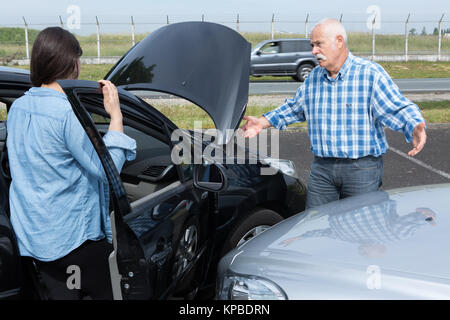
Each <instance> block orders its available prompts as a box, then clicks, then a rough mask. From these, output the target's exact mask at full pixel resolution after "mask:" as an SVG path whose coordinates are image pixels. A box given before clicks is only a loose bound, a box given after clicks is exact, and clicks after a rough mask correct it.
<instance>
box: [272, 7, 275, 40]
mask: <svg viewBox="0 0 450 320" xmlns="http://www.w3.org/2000/svg"><path fill="white" fill-rule="evenodd" d="M274 24H275V13H272V40H273V33H274V29H273V28H274Z"/></svg>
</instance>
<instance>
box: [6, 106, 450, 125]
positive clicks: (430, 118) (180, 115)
mask: <svg viewBox="0 0 450 320" xmlns="http://www.w3.org/2000/svg"><path fill="white" fill-rule="evenodd" d="M150 103H151V104H152V105H153V106H154V107H155V108H156V109H158V110H159V111H160V112H161V113H163V114H164V115H166V116H167V117H168V118H169V119H171V120H172V121H173V122H174V123H175V124H176V125H177V126H178V127H180V128H185V129H193V128H194V122H195V121H200V122H201V127H202V128H204V129H209V128H214V124H213V122H212V120H211V118H210V117H209V116H208V114H207V113H206V112H204V111H203V110H202V109H200V108H199V107H197V106H195V105H193V104H192V103H189V102H186V103H185V104H184V103H183V104H179V105H172V104H170V105H169V104H164V103H161V104H159V105H158V104H156V103H153V101H152V102H150ZM415 103H416V104H417V105H418V106H419V107H420V110H421V111H422V115H423V116H424V118H425V120H426V121H427V123H450V100H443V101H422V102H415ZM276 107H278V105H274V104H273V105H266V106H260V105H258V106H254V105H249V106H247V110H246V113H245V114H246V115H249V116H255V117H259V116H261V115H262V114H264V113H266V112H268V111H270V110H273V109H275V108H276ZM5 119H6V109H5V108H4V107H2V108H0V120H5ZM244 123H245V121H242V122H241V124H240V126H242V125H243V124H244ZM305 126H306V123H294V124H292V125H290V127H305Z"/></svg>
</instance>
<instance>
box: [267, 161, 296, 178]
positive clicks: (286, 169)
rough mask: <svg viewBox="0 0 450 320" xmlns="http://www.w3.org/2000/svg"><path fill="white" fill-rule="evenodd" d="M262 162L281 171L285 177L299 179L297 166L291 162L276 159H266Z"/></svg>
mask: <svg viewBox="0 0 450 320" xmlns="http://www.w3.org/2000/svg"><path fill="white" fill-rule="evenodd" d="M262 160H263V161H264V162H265V163H267V164H268V165H270V166H271V167H272V168H275V169H277V170H280V171H281V172H282V173H284V174H285V175H287V176H290V177H294V178H298V174H297V170H296V168H295V164H294V162H292V161H291V160H285V159H275V158H264V159H262Z"/></svg>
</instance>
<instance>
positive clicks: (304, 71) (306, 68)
mask: <svg viewBox="0 0 450 320" xmlns="http://www.w3.org/2000/svg"><path fill="white" fill-rule="evenodd" d="M313 69H314V66H313V65H312V64H309V63H305V64H302V65H300V66H299V67H298V68H297V75H296V76H295V79H296V80H297V81H301V82H304V81H305V80H306V78H307V77H308V75H309V73H310V72H311V71H312V70H313Z"/></svg>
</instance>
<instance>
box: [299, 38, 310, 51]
mask: <svg viewBox="0 0 450 320" xmlns="http://www.w3.org/2000/svg"><path fill="white" fill-rule="evenodd" d="M298 45H299V51H308V52H311V51H312V50H311V43H310V42H309V41H308V40H302V41H300V42H299V43H298Z"/></svg>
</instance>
